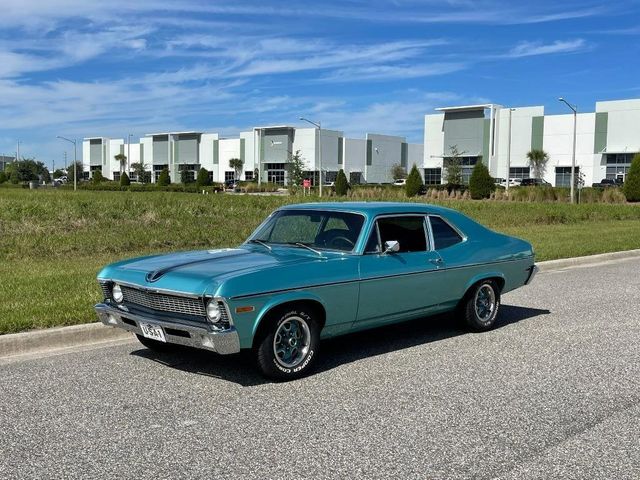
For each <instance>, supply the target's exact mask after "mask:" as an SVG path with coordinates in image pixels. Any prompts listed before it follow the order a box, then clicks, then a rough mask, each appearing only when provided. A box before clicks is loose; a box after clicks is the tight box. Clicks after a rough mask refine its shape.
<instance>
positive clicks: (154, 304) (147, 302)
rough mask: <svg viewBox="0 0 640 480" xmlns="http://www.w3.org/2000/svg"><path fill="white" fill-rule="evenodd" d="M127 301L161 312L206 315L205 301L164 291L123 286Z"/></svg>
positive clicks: (123, 293)
mask: <svg viewBox="0 0 640 480" xmlns="http://www.w3.org/2000/svg"><path fill="white" fill-rule="evenodd" d="M122 295H123V296H124V301H125V303H132V304H134V305H141V306H143V307H146V308H150V309H152V310H158V311H161V312H173V313H181V314H183V315H193V316H197V317H203V316H205V315H206V312H205V309H204V303H203V302H202V300H201V299H199V298H187V297H179V296H177V295H167V294H164V293H156V292H147V291H145V290H138V289H136V288H131V287H124V286H123V287H122Z"/></svg>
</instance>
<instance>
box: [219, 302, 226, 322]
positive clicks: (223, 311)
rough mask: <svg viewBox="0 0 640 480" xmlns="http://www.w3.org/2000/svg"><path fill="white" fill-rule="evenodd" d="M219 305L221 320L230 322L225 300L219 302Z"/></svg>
mask: <svg viewBox="0 0 640 480" xmlns="http://www.w3.org/2000/svg"><path fill="white" fill-rule="evenodd" d="M218 307H220V322H221V323H225V324H229V313H228V312H227V307H226V306H225V304H224V303H223V302H218Z"/></svg>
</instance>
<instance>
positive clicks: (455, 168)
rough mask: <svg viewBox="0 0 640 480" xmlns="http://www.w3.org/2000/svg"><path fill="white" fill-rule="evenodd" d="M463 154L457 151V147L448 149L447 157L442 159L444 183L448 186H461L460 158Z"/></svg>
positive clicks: (453, 146)
mask: <svg viewBox="0 0 640 480" xmlns="http://www.w3.org/2000/svg"><path fill="white" fill-rule="evenodd" d="M465 153H466V152H461V151H459V150H458V146H457V145H452V146H450V147H449V156H448V157H445V159H444V167H445V168H446V170H447V173H446V176H445V183H447V184H448V185H462V156H463V155H464V154H465Z"/></svg>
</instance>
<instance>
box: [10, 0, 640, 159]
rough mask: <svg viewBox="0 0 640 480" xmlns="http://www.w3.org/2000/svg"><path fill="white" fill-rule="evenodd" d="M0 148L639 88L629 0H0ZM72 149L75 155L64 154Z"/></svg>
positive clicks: (411, 119)
mask: <svg viewBox="0 0 640 480" xmlns="http://www.w3.org/2000/svg"><path fill="white" fill-rule="evenodd" d="M0 7H1V10H2V15H0V153H13V152H15V149H16V142H17V141H18V140H20V141H21V147H20V148H21V154H24V155H25V156H35V157H36V158H37V159H39V160H42V161H44V162H45V163H47V164H48V165H51V161H52V160H56V162H58V161H60V160H61V158H62V152H63V151H64V150H69V146H68V145H66V144H64V143H63V142H62V141H60V140H56V138H55V136H56V135H64V136H67V137H70V138H78V139H81V138H82V137H86V136H108V137H114V138H123V137H126V135H127V134H129V133H131V134H133V135H135V136H136V137H138V136H142V135H144V134H145V133H151V132H156V131H179V130H198V131H208V132H218V133H220V134H221V135H224V136H237V135H238V133H239V132H240V131H241V130H244V129H247V128H251V127H252V126H254V125H256V126H257V125H269V124H292V125H296V124H299V121H298V120H297V119H298V118H299V117H300V116H306V117H308V118H312V119H316V120H321V121H322V124H323V127H326V128H331V129H336V130H344V131H345V133H346V134H347V135H349V136H355V137H361V136H363V135H364V134H365V133H366V132H372V133H388V134H397V135H404V136H406V137H407V138H408V139H409V140H410V141H412V142H420V143H421V142H422V141H423V122H424V115H425V114H426V113H431V112H432V111H433V108H435V107H438V106H447V105H459V104H469V103H477V102H494V103H499V104H502V105H509V106H522V105H544V106H545V108H546V111H547V113H559V112H563V111H564V109H563V106H562V105H561V104H559V103H558V102H557V100H556V99H557V97H558V96H565V97H566V98H567V99H569V100H570V101H571V102H572V103H576V104H577V105H578V107H579V109H580V110H581V111H593V110H594V103H595V101H596V100H614V99H622V98H638V97H640V75H639V74H640V67H639V63H640V62H638V59H639V58H640V2H638V1H637V0H632V1H619V2H604V1H592V2H590V1H587V2H575V1H565V2H557V1H538V2H509V1H497V0H482V1H471V0H450V1H435V0H426V1H417V0H396V1H386V2H383V1H379V0H370V1H359V0H342V1H315V2H295V1H290V2H276V1H268V0H267V1H252V0H250V1H235V2H227V1H209V2H204V1H199V2H196V1H184V2H182V1H179V0H175V1H173V2H167V1H166V0H165V1H159V0H126V1H125V0H110V1H100V2H93V1H89V0H0ZM70 155H72V153H71V152H70Z"/></svg>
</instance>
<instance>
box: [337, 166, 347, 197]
mask: <svg viewBox="0 0 640 480" xmlns="http://www.w3.org/2000/svg"><path fill="white" fill-rule="evenodd" d="M335 188H336V195H338V196H340V197H344V196H345V195H346V194H347V190H349V182H347V176H346V175H345V174H344V170H343V169H340V171H338V175H337V177H336V184H335Z"/></svg>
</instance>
